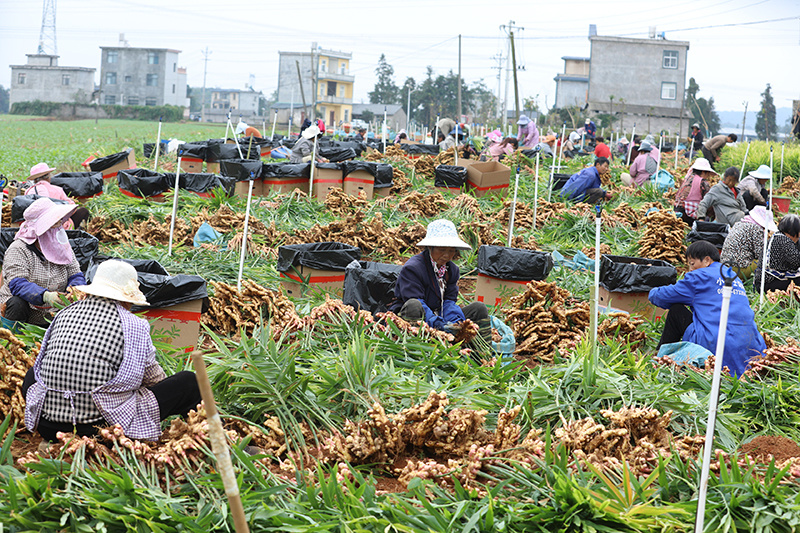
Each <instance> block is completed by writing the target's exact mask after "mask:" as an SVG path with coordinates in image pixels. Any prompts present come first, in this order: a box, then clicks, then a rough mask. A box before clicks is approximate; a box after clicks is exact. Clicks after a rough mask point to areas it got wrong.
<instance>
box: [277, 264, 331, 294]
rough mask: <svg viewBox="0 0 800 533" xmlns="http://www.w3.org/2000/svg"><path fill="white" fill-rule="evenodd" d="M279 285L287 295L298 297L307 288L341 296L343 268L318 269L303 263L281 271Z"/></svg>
mask: <svg viewBox="0 0 800 533" xmlns="http://www.w3.org/2000/svg"><path fill="white" fill-rule="evenodd" d="M280 278H281V287H283V290H284V292H286V294H287V296H292V297H294V298H299V297H301V296H303V294H304V293H305V292H306V291H307V290H309V289H317V290H321V291H323V292H329V293H331V294H335V295H336V296H337V297H339V298H341V297H342V293H343V292H344V271H343V270H318V269H316V268H310V267H306V266H303V265H297V266H295V267H292V268H291V269H290V270H289V271H288V272H281V273H280Z"/></svg>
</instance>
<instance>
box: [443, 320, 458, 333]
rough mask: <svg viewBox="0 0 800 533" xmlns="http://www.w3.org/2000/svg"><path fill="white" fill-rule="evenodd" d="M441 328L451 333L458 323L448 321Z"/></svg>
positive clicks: (455, 329) (456, 329) (456, 328)
mask: <svg viewBox="0 0 800 533" xmlns="http://www.w3.org/2000/svg"><path fill="white" fill-rule="evenodd" d="M442 330H444V331H446V332H447V333H453V332H455V331H458V325H457V324H456V323H455V322H448V323H447V324H445V325H444V326H443V327H442Z"/></svg>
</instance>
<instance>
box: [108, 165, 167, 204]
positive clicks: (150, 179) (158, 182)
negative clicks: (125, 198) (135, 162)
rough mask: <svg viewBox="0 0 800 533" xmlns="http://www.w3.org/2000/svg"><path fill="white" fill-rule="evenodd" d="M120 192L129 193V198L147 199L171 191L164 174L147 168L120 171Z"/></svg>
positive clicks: (118, 177)
mask: <svg viewBox="0 0 800 533" xmlns="http://www.w3.org/2000/svg"><path fill="white" fill-rule="evenodd" d="M117 182H118V183H119V190H120V191H122V192H123V193H125V192H127V193H129V194H128V195H129V196H136V197H138V198H147V197H149V196H158V195H159V194H164V193H165V192H167V190H169V188H170V184H169V183H168V182H167V177H166V176H164V174H159V173H157V172H153V171H152V170H147V169H146V168H131V169H128V170H120V171H119V174H117Z"/></svg>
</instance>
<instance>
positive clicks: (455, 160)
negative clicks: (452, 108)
mask: <svg viewBox="0 0 800 533" xmlns="http://www.w3.org/2000/svg"><path fill="white" fill-rule="evenodd" d="M459 132H461V126H459V125H458V124H456V144H455V146H453V156H454V160H453V161H454V162H453V165H454V166H458V134H459Z"/></svg>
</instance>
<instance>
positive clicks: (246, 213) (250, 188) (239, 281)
mask: <svg viewBox="0 0 800 533" xmlns="http://www.w3.org/2000/svg"><path fill="white" fill-rule="evenodd" d="M253 181H254V177H253V172H252V171H251V172H250V185H249V186H248V188H247V208H246V209H245V210H244V230H243V233H244V235H242V253H241V255H240V256H239V276H238V277H237V278H236V290H237V291H241V290H242V273H243V272H244V257H245V255H246V254H247V229H248V226H249V225H250V200H252V198H253Z"/></svg>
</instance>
